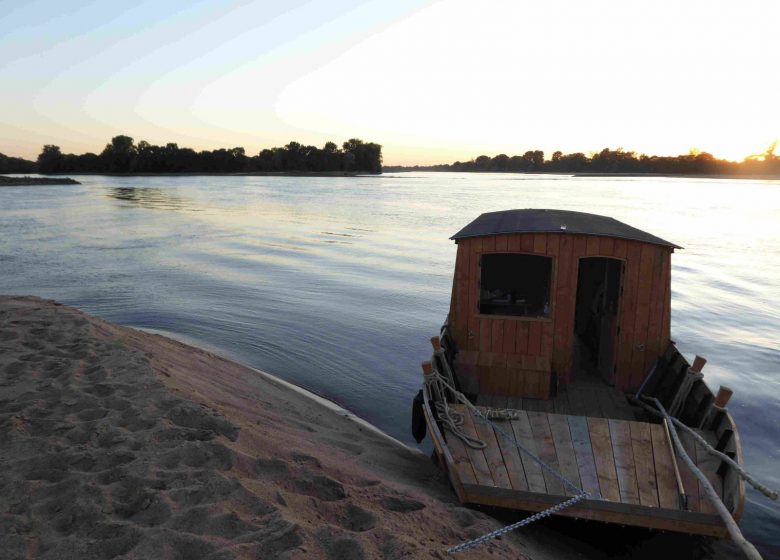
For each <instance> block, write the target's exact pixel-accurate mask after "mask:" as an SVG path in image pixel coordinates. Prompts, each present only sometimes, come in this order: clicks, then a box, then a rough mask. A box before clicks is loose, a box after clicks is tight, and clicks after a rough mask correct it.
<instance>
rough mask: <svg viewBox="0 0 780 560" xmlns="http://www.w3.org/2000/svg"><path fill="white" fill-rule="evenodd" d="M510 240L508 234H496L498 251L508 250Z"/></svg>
mask: <svg viewBox="0 0 780 560" xmlns="http://www.w3.org/2000/svg"><path fill="white" fill-rule="evenodd" d="M508 241H509V236H508V235H496V252H499V253H504V252H506V250H507V246H508Z"/></svg>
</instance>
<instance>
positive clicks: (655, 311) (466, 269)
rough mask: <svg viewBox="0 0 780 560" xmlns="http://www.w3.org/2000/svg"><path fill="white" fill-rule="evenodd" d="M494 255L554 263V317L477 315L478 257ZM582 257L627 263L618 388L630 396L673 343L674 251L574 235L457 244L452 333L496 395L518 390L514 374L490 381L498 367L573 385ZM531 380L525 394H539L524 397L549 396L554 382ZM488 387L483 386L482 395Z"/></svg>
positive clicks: (469, 365)
mask: <svg viewBox="0 0 780 560" xmlns="http://www.w3.org/2000/svg"><path fill="white" fill-rule="evenodd" d="M495 252H498V253H505V252H509V253H528V254H534V255H546V256H549V257H552V258H553V273H552V291H551V297H552V301H551V306H552V317H551V318H550V319H536V318H527V319H524V318H514V317H491V316H487V315H485V316H480V315H479V281H480V268H479V262H480V257H481V255H482V254H483V253H495ZM582 257H610V258H615V259H620V260H623V261H624V262H625V268H624V272H623V294H622V301H621V304H620V312H619V314H620V316H619V322H618V326H619V329H620V332H619V335H618V340H617V344H616V347H617V356H616V366H617V368H616V373H615V376H614V379H612V382H613V383H614V384H615V385H616V386H617V387H618V388H619V389H621V390H624V391H629V390H636V389H637V388H638V387H639V385H640V384H641V383H642V380H643V379H644V376H645V375H646V373H647V371H648V369H649V368H650V367H651V366H652V364H653V362H654V361H655V359H656V358H657V357H658V355H659V354H661V353H662V352H663V351H664V349H665V348H666V347H667V345H668V344H669V325H670V312H671V292H670V280H671V249H670V248H668V247H661V246H658V245H652V244H647V243H640V242H638V241H629V240H625V239H615V238H612V237H599V236H587V235H577V234H568V233H534V234H514V235H496V236H486V237H475V238H468V239H461V240H459V241H458V252H457V257H456V263H455V275H454V280H453V289H452V301H451V305H450V330H451V333H452V336H453V338H454V339H455V341H456V342H457V345H458V348H459V351H460V355H459V362H460V363H462V364H464V365H465V373H466V374H467V375H472V376H475V377H476V378H478V379H479V378H480V376H481V377H482V378H483V379H484V380H486V379H487V377H490V378H491V379H493V380H494V381H492V382H491V383H492V384H493V385H495V384H496V383H497V384H498V385H499V386H497V387H490V390H491V391H492V392H493V393H495V392H496V391H498V392H502V391H504V390H507V389H508V390H510V392H512V387H511V386H510V387H507V384H509V385H511V384H512V383H515V381H513V380H512V379H513V377H512V376H508V377H507V376H505V379H504V380H501V379H500V377H499V378H496V377H495V376H494V375H492V374H491V372H495V371H497V370H496V368H498V369H503V370H511V369H514V370H515V371H517V369H522V370H524V371H526V372H544V371H545V370H546V371H550V370H551V371H552V372H555V373H557V374H558V377H559V381H560V382H561V383H567V382H568V381H569V380H570V379H571V375H572V346H573V343H574V311H575V303H576V297H577V275H578V272H579V260H580V258H582ZM529 364H533V365H531V366H529ZM521 366H524V367H521ZM486 368H487V369H486ZM489 368H492V369H489ZM518 373H519V372H518ZM526 378H530V379H531V381H530V382H528V383H530V387H528V388H527V389H528V390H530V391H531V392H532V393H534V395H532V394H527V395H526V396H538V397H540V398H546V397H547V396H548V395H546V394H545V393H546V391H545V387H543V386H544V385H545V383H547V382H548V381H549V379H542V378H540V379H535V378H534V377H533V374H528V375H527V376H526ZM495 379H499V381H495ZM485 388H487V387H481V388H480V391H483V389H485ZM515 389H518V390H519V391H521V392H522V391H523V390H525V389H519V388H515Z"/></svg>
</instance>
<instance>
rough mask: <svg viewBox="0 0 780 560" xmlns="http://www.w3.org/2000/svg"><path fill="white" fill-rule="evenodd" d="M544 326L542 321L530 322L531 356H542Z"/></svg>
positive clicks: (529, 349) (529, 351) (529, 342)
mask: <svg viewBox="0 0 780 560" xmlns="http://www.w3.org/2000/svg"><path fill="white" fill-rule="evenodd" d="M542 325H543V323H541V322H540V321H530V322H528V350H527V353H528V355H530V356H541V354H542Z"/></svg>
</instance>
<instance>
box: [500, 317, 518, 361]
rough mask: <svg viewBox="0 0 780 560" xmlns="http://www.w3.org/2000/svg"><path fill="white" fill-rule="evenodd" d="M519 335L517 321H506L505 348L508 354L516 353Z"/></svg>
mask: <svg viewBox="0 0 780 560" xmlns="http://www.w3.org/2000/svg"><path fill="white" fill-rule="evenodd" d="M516 337H517V321H504V342H503V349H504V353H506V354H514V353H515V343H516V340H515V339H516Z"/></svg>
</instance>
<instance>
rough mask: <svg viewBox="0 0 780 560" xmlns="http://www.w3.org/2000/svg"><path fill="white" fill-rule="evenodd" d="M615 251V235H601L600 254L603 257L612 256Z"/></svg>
mask: <svg viewBox="0 0 780 560" xmlns="http://www.w3.org/2000/svg"><path fill="white" fill-rule="evenodd" d="M614 252H615V238H614V237H600V238H599V253H598V254H599V255H601V256H602V257H611V256H613V255H614Z"/></svg>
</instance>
